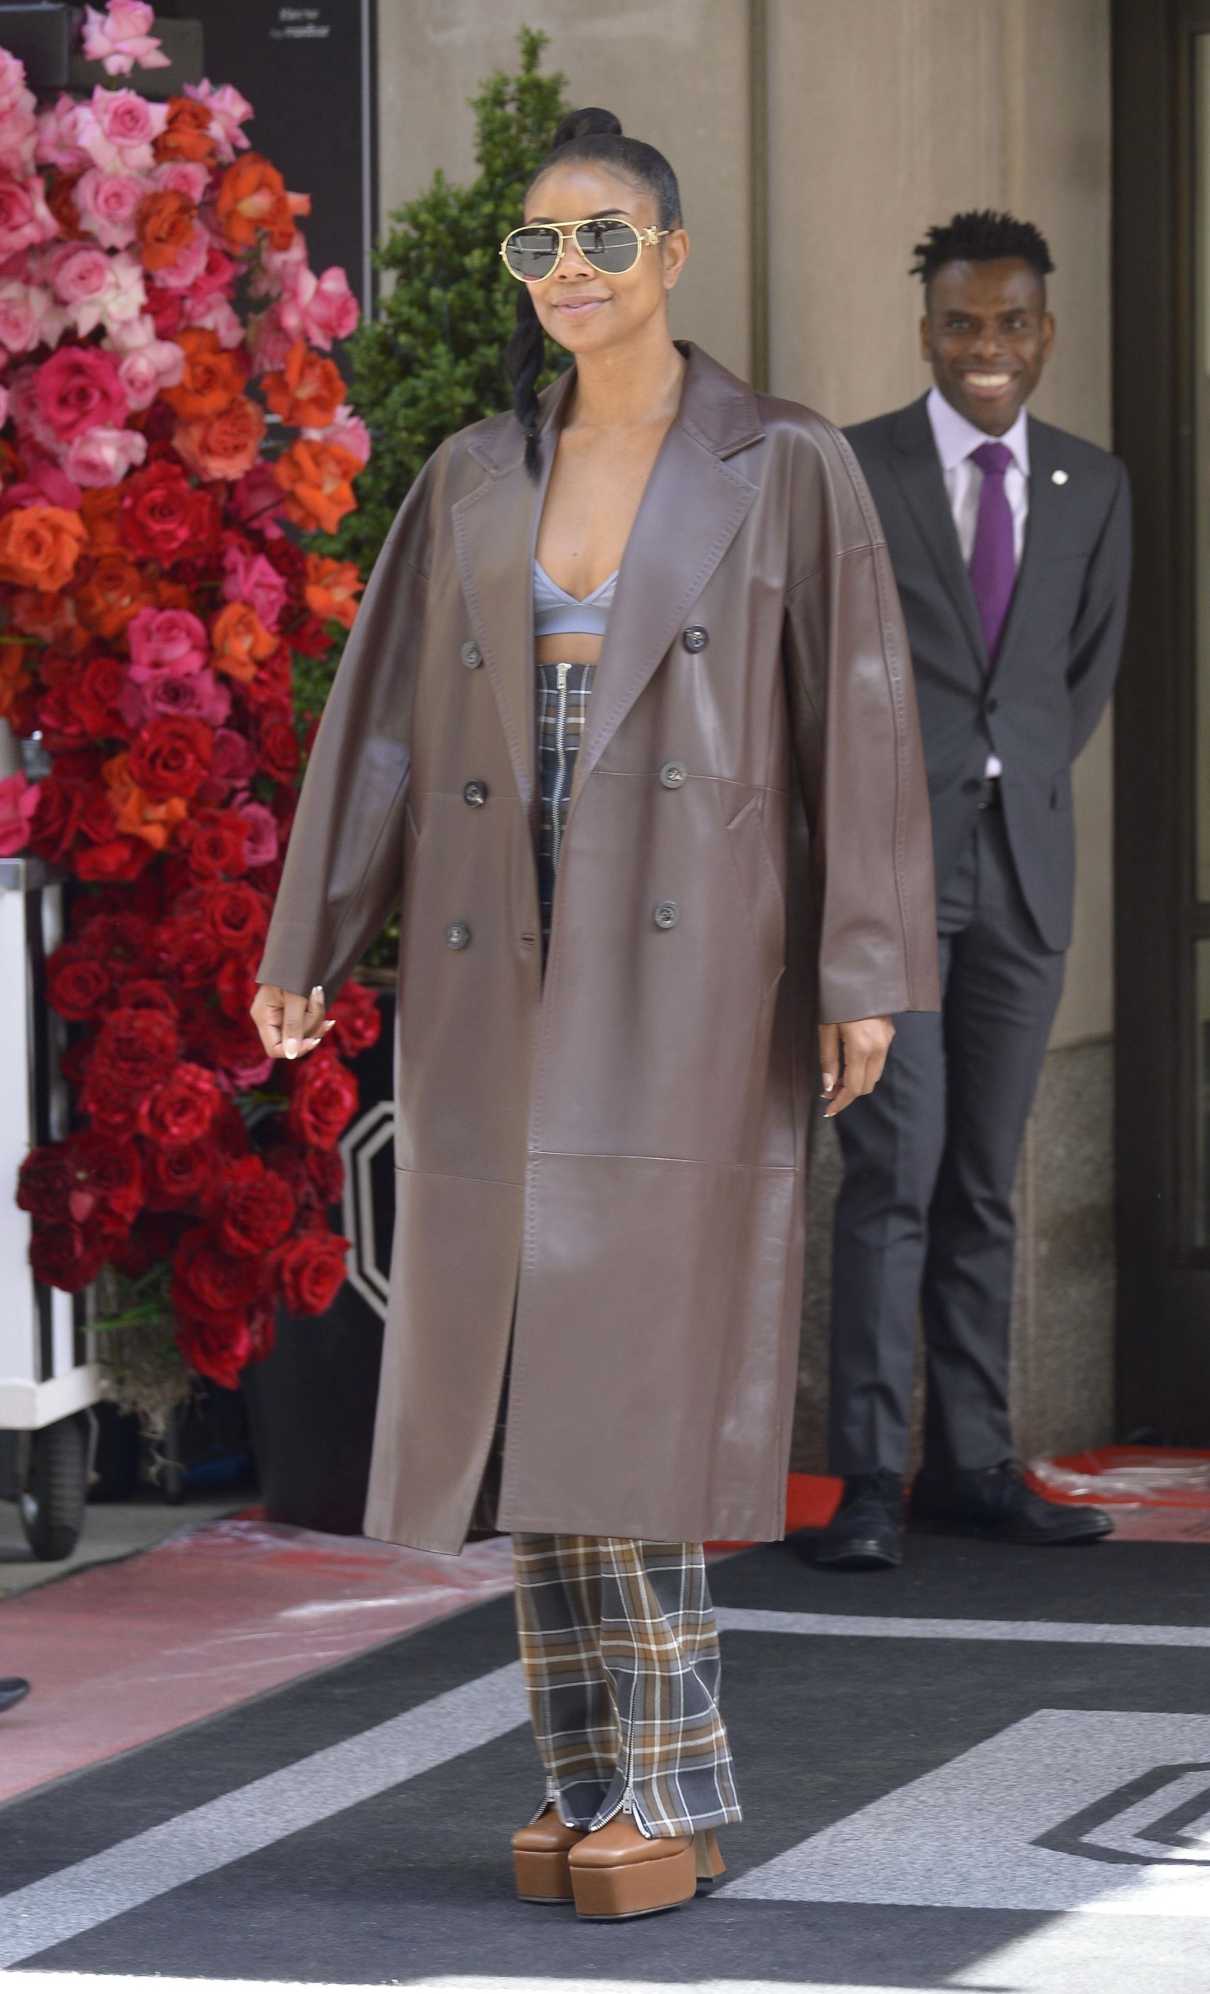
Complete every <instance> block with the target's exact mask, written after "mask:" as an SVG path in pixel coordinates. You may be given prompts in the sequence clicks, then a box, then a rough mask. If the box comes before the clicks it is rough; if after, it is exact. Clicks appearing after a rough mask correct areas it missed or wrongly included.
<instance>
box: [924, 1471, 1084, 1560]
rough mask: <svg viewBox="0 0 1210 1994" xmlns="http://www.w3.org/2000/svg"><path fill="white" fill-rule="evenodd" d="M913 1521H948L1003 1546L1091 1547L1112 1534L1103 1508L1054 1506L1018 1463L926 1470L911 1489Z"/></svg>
mask: <svg viewBox="0 0 1210 1994" xmlns="http://www.w3.org/2000/svg"><path fill="white" fill-rule="evenodd" d="M908 1513H909V1515H910V1517H911V1520H912V1522H913V1523H945V1524H952V1525H953V1526H955V1527H956V1528H957V1529H960V1530H964V1531H970V1532H972V1533H974V1534H975V1535H977V1536H980V1537H998V1538H999V1539H1000V1540H1001V1542H1003V1543H1005V1544H1092V1543H1094V1542H1095V1541H1096V1539H1097V1538H1098V1537H1110V1536H1112V1535H1113V1522H1112V1519H1111V1518H1110V1517H1108V1516H1107V1515H1106V1514H1105V1511H1104V1510H1103V1509H1086V1508H1082V1507H1080V1508H1077V1507H1076V1506H1074V1505H1073V1504H1071V1503H1066V1502H1050V1501H1048V1500H1047V1498H1046V1497H1045V1496H1041V1495H1039V1494H1038V1493H1037V1491H1036V1490H1035V1489H1031V1488H1030V1486H1029V1483H1028V1482H1027V1481H1026V1479H1025V1476H1024V1474H1023V1473H1022V1470H1021V1467H1020V1465H1019V1464H1018V1463H1017V1462H1016V1461H1002V1462H1001V1463H1000V1465H999V1467H997V1468H958V1469H956V1470H955V1471H954V1473H953V1474H949V1475H944V1474H939V1473H937V1471H936V1470H934V1469H928V1468H922V1469H921V1471H920V1473H919V1474H918V1475H917V1477H916V1480H915V1482H914V1484H913V1486H912V1496H911V1503H910V1506H909V1511H908Z"/></svg>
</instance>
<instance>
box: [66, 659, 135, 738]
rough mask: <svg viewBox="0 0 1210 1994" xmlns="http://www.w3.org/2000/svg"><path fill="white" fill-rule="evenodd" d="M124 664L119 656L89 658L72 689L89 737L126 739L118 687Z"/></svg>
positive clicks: (124, 679) (123, 683)
mask: <svg viewBox="0 0 1210 1994" xmlns="http://www.w3.org/2000/svg"><path fill="white" fill-rule="evenodd" d="M125 684H126V666H125V665H124V664H123V663H122V661H121V659H120V658H90V659H89V660H88V663H87V664H86V665H85V667H84V671H83V675H82V677H81V678H80V680H79V683H78V684H77V686H76V688H75V694H74V697H75V701H76V706H77V710H78V711H79V714H80V718H81V720H82V722H83V724H84V729H85V732H86V733H87V735H88V736H89V738H90V739H91V740H101V739H104V738H105V736H106V735H110V736H114V737H116V738H117V739H118V740H123V741H124V740H126V739H127V738H128V736H129V734H130V729H129V727H128V726H127V724H126V722H125V720H124V719H123V717H122V707H121V698H122V689H123V687H124V686H125Z"/></svg>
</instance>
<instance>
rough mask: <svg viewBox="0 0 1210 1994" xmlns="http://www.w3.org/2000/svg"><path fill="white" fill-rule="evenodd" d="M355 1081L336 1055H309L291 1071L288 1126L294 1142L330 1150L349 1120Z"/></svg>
mask: <svg viewBox="0 0 1210 1994" xmlns="http://www.w3.org/2000/svg"><path fill="white" fill-rule="evenodd" d="M357 1100H358V1090H357V1082H356V1080H355V1079H354V1078H353V1075H352V1074H351V1073H350V1072H349V1069H348V1067H347V1066H342V1065H341V1063H340V1061H339V1060H338V1059H337V1057H336V1055H335V1053H330V1052H326V1051H320V1052H318V1053H312V1054H311V1055H310V1057H309V1058H308V1059H306V1060H304V1061H303V1063H302V1065H301V1066H298V1067H296V1068H295V1070H294V1087H293V1091H292V1093H291V1096H290V1113H289V1117H288V1119H287V1127H288V1128H289V1131H290V1134H291V1135H292V1136H293V1137H294V1139H295V1141H296V1142H308V1143H312V1144H314V1146H315V1148H316V1149H331V1148H332V1147H333V1145H334V1144H335V1143H337V1142H339V1140H340V1137H341V1135H342V1133H343V1131H344V1129H345V1128H346V1127H347V1125H348V1123H349V1121H350V1120H351V1118H352V1116H353V1114H354V1112H355V1110H356V1107H357Z"/></svg>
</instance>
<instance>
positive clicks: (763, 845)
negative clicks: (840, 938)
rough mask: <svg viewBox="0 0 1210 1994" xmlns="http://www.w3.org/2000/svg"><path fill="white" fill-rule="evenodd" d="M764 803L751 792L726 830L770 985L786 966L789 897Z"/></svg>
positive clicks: (744, 905) (747, 917)
mask: <svg viewBox="0 0 1210 1994" xmlns="http://www.w3.org/2000/svg"><path fill="white" fill-rule="evenodd" d="M763 803H764V798H763V797H762V796H760V795H756V796H750V797H749V798H748V801H747V802H746V803H744V804H741V806H740V808H739V809H738V810H737V811H736V813H735V815H734V816H733V817H730V818H728V819H727V820H726V833H727V848H728V850H729V851H730V853H731V860H732V864H733V865H734V867H735V879H736V886H737V889H738V892H739V898H740V903H741V906H742V908H743V912H744V917H745V920H746V921H747V924H748V926H749V928H750V929H751V932H752V938H753V940H754V941H755V943H756V948H757V954H758V958H759V961H760V965H761V973H762V976H763V978H764V981H765V983H766V984H767V985H768V984H773V983H776V981H777V979H778V978H779V977H780V976H781V974H782V972H783V971H784V969H785V966H786V898H785V892H784V889H783V886H782V882H781V878H780V876H779V874H778V870H777V867H776V865H775V863H774V859H773V854H772V852H771V851H770V849H769V841H768V838H767V837H766V835H765V825H764V815H763Z"/></svg>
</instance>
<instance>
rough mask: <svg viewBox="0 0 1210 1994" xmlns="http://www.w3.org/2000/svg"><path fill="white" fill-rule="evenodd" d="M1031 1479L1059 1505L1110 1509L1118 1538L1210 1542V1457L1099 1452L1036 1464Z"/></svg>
mask: <svg viewBox="0 0 1210 1994" xmlns="http://www.w3.org/2000/svg"><path fill="white" fill-rule="evenodd" d="M1029 1473H1030V1478H1031V1480H1033V1482H1034V1483H1035V1484H1036V1485H1037V1487H1038V1488H1039V1489H1040V1490H1041V1491H1042V1493H1043V1494H1044V1495H1047V1496H1050V1497H1052V1498H1053V1499H1055V1500H1056V1501H1059V1502H1085V1503H1088V1502H1090V1503H1096V1504H1098V1505H1100V1506H1101V1507H1103V1508H1105V1509H1108V1510H1109V1511H1110V1512H1111V1514H1112V1516H1113V1521H1114V1532H1115V1535H1116V1536H1118V1537H1126V1538H1132V1539H1156V1540H1160V1539H1167V1540H1170V1541H1171V1540H1183V1541H1185V1542H1188V1543H1207V1542H1210V1453H1201V1452H1198V1451H1196V1450H1194V1449H1192V1448H1183V1447H1095V1448H1090V1449H1089V1450H1088V1451H1087V1452H1086V1453H1083V1454H1067V1455H1063V1456H1060V1458H1059V1459H1058V1460H1054V1461H1045V1460H1042V1461H1031V1462H1030V1464H1029Z"/></svg>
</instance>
